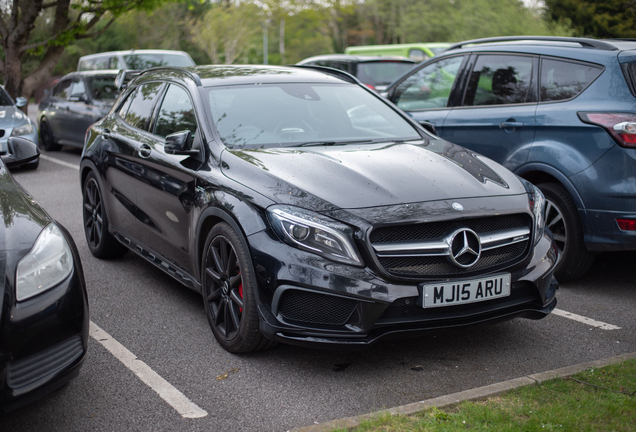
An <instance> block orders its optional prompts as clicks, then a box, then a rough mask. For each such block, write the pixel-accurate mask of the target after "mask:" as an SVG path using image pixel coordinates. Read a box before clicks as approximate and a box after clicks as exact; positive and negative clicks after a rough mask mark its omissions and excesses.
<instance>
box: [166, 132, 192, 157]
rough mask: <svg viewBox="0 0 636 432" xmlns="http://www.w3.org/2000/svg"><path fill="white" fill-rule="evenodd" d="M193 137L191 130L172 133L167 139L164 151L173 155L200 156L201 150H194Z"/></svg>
mask: <svg viewBox="0 0 636 432" xmlns="http://www.w3.org/2000/svg"><path fill="white" fill-rule="evenodd" d="M191 136H192V133H191V132H190V131H189V130H183V131H179V132H175V133H171V134H170V135H168V136H167V137H166V145H165V147H164V150H165V151H166V153H167V154H173V155H189V156H194V155H198V154H199V150H192V139H191Z"/></svg>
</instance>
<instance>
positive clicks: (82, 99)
mask: <svg viewBox="0 0 636 432" xmlns="http://www.w3.org/2000/svg"><path fill="white" fill-rule="evenodd" d="M68 100H70V101H71V102H88V99H86V95H85V94H75V95H71V97H69V98H68Z"/></svg>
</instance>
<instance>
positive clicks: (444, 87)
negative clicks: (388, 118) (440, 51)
mask: <svg viewBox="0 0 636 432" xmlns="http://www.w3.org/2000/svg"><path fill="white" fill-rule="evenodd" d="M468 57H469V56H468V55H458V56H453V57H445V58H443V59H439V60H437V61H431V62H428V63H426V64H425V65H424V66H422V67H420V68H419V69H417V70H416V71H414V72H413V73H412V74H410V75H408V76H407V77H405V78H404V79H403V80H402V81H401V82H399V83H398V84H397V86H395V87H394V88H393V89H392V90H391V91H390V94H389V99H390V100H391V101H392V102H393V103H394V104H396V105H397V106H398V107H399V108H401V109H402V110H404V111H406V113H407V114H408V115H410V116H411V117H413V119H414V120H415V121H417V122H424V123H426V122H429V123H432V124H433V126H434V127H435V129H436V132H437V134H440V133H442V128H443V124H444V119H445V118H446V116H447V115H448V113H449V112H451V110H452V107H453V105H454V100H455V93H456V89H457V88H458V87H459V86H458V82H460V81H461V73H460V72H461V71H462V69H463V65H464V64H465V63H466V61H467V59H468Z"/></svg>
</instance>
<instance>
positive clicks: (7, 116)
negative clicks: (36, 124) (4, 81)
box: [0, 106, 28, 129]
mask: <svg viewBox="0 0 636 432" xmlns="http://www.w3.org/2000/svg"><path fill="white" fill-rule="evenodd" d="M27 121H28V117H27V115H26V114H25V113H23V112H22V110H20V109H19V108H16V107H15V106H0V129H5V128H6V129H8V128H14V127H16V126H20V125H23V124H24V123H26V122H27Z"/></svg>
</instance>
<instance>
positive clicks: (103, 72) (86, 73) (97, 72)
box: [61, 69, 119, 79]
mask: <svg viewBox="0 0 636 432" xmlns="http://www.w3.org/2000/svg"><path fill="white" fill-rule="evenodd" d="M118 73H119V70H117V69H97V70H89V71H74V72H70V73H67V74H66V75H64V76H63V77H62V78H61V79H65V78H71V77H74V76H94V75H117V74H118Z"/></svg>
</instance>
